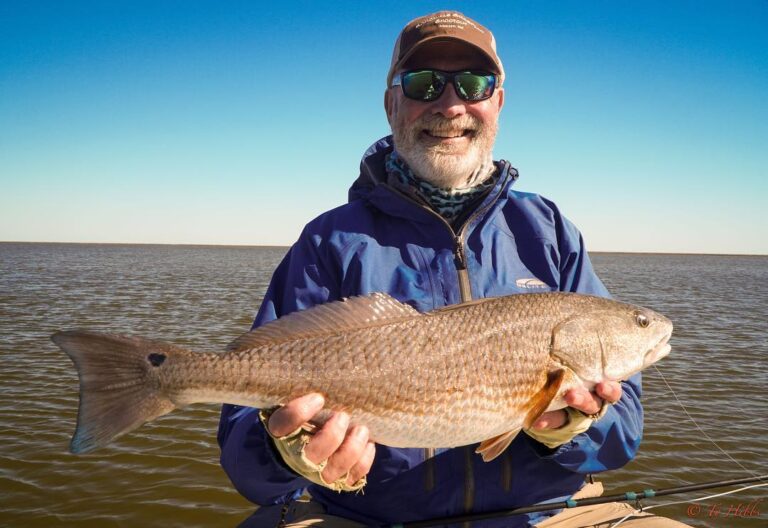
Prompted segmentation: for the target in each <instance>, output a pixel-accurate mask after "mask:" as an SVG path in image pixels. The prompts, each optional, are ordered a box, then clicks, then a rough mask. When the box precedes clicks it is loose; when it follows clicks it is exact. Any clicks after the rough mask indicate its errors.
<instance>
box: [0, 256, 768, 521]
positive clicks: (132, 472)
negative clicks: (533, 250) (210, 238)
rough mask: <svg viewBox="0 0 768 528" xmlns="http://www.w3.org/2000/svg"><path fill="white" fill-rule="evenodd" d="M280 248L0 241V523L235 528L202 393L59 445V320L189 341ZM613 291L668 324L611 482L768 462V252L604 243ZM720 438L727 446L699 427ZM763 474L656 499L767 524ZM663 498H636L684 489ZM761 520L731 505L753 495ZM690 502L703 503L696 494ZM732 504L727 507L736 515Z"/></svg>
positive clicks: (69, 401)
mask: <svg viewBox="0 0 768 528" xmlns="http://www.w3.org/2000/svg"><path fill="white" fill-rule="evenodd" d="M284 252H285V248H241V247H202V246H195V247H193V246H121V245H68V244H16V243H0V361H1V363H0V390H1V391H2V398H1V399H0V424H2V425H1V426H0V497H2V500H1V501H0V525H1V526H29V527H36V526H46V527H49V526H72V527H74V526H78V527H81V526H82V527H89V526H94V527H95V526H99V527H108V526H168V527H173V526H235V525H236V524H237V523H239V522H240V521H241V520H243V519H244V518H245V517H246V516H247V515H248V514H249V513H250V512H251V511H252V510H253V505H251V504H250V503H249V502H248V501H246V500H245V499H243V498H242V497H241V496H240V495H238V493H237V492H236V491H234V490H233V489H232V487H231V485H230V483H229V481H228V479H227V478H226V476H225V475H224V474H223V472H222V471H221V469H220V468H219V465H218V447H217V445H216V439H215V436H216V427H217V424H218V407H217V406H214V405H197V406H193V407H192V408H191V409H188V410H185V411H183V412H176V413H173V414H171V415H169V416H166V417H163V418H161V419H159V420H157V421H156V422H153V423H150V424H148V425H145V426H144V427H142V428H140V429H139V430H137V431H136V432H134V433H132V434H129V435H127V436H125V437H123V438H121V439H119V440H118V441H116V442H114V443H113V444H111V445H110V446H109V447H107V448H105V449H102V450H100V451H97V452H95V453H93V454H90V455H84V456H83V455H81V456H75V455H71V454H69V453H68V452H67V445H68V442H69V438H70V436H71V434H72V431H73V428H74V422H75V417H76V409H77V377H76V374H75V371H74V369H73V367H72V365H71V363H70V362H69V360H68V359H67V358H66V356H64V354H63V353H61V352H59V351H58V349H57V348H56V347H55V346H54V345H53V344H52V343H51V342H50V340H49V335H50V334H52V333H53V332H54V331H56V330H60V329H71V328H77V327H82V328H89V329H92V330H100V331H112V332H123V333H134V334H139V335H144V336H148V337H155V338H162V339H165V340H168V341H171V342H173V343H176V344H179V345H185V346H188V347H191V348H194V349H200V350H217V349H221V348H223V347H224V346H225V345H226V344H227V343H228V342H229V341H230V340H231V339H232V337H234V336H236V335H238V334H239V333H241V332H242V331H244V330H246V329H247V328H248V327H249V325H250V322H251V319H252V317H253V315H254V312H255V310H256V308H257V307H258V305H259V303H260V302H261V298H262V295H263V293H264V291H265V289H266V286H267V283H268V281H269V278H270V275H271V272H272V270H273V269H274V267H275V266H276V265H277V263H278V262H279V260H280V259H281V258H282V256H283V254H284ZM593 260H594V262H595V267H596V268H597V270H598V273H599V274H600V276H601V277H602V278H603V280H604V281H605V282H606V285H607V286H608V287H609V289H610V290H611V291H612V292H613V294H614V296H615V297H617V298H618V299H620V300H625V301H629V302H634V303H637V304H642V305H646V306H648V307H650V308H654V309H657V310H659V311H660V312H662V313H664V314H666V315H668V316H669V317H670V318H671V319H672V320H673V322H674V323H675V333H674V337H673V341H672V345H673V350H672V354H671V355H670V356H669V357H668V358H666V359H664V360H663V361H662V362H661V363H660V370H661V372H662V374H663V376H664V378H665V379H666V381H667V382H668V383H669V384H670V386H671V387H672V389H673V391H674V395H676V396H677V398H679V399H680V400H681V401H682V403H683V404H684V405H685V408H686V409H687V411H688V412H689V413H690V415H691V416H692V417H693V419H695V421H696V423H697V424H698V425H699V427H701V429H703V431H704V432H702V431H701V430H699V429H698V428H697V427H696V425H694V423H693V422H692V421H691V419H690V418H689V417H688V416H687V415H686V412H685V411H683V409H682V408H681V407H680V405H678V404H677V402H676V401H675V396H674V395H673V393H672V392H671V391H670V390H669V389H668V388H667V386H666V385H665V383H664V381H663V380H662V379H661V377H660V376H659V374H658V373H657V372H656V371H654V370H653V369H651V370H650V371H648V373H647V375H646V376H645V386H644V390H645V396H644V401H645V408H646V433H645V440H644V442H643V445H642V447H641V452H640V455H639V456H638V458H637V459H636V460H635V461H634V462H632V463H631V464H630V465H629V466H627V467H626V468H623V469H622V470H619V471H615V472H611V473H609V474H604V475H601V480H603V482H604V483H605V484H606V488H607V489H608V490H609V491H610V492H614V491H628V490H642V489H645V488H648V487H652V488H656V489H658V488H664V487H672V486H678V485H684V484H690V483H696V482H704V481H709V480H719V479H728V478H738V477H741V476H745V475H749V474H751V473H754V474H766V473H768V464H766V462H765V461H766V458H767V456H768V441H767V440H766V438H765V431H766V429H768V401H767V398H766V394H765V389H766V386H768V369H766V367H767V366H768V365H767V362H768V359H766V358H768V257H725V256H678V255H619V254H597V255H594V257H593ZM707 435H708V436H710V437H712V438H713V439H715V440H716V442H717V443H718V445H719V446H720V447H721V448H722V449H723V450H725V451H726V452H727V453H728V455H729V456H730V457H732V458H733V459H735V461H733V460H730V459H729V457H728V456H727V455H726V454H724V453H722V452H721V451H719V450H718V448H717V447H715V446H714V445H713V444H712V443H711V442H710V441H709V440H707V438H706V436H707ZM767 489H768V488H758V489H754V490H749V491H747V492H743V493H740V494H737V495H731V496H727V497H721V498H717V499H710V500H707V501H704V502H702V503H695V504H694V503H690V502H688V503H686V504H683V505H680V506H670V507H667V508H664V509H661V510H660V511H661V513H663V514H665V515H668V516H674V517H676V518H678V519H679V520H681V521H683V522H687V523H689V524H691V525H693V526H728V527H744V528H746V527H750V528H757V527H758V526H761V527H762V526H766V524H767V521H766V520H767V519H768V514H766V511H768V493H767V492H766V490H767ZM717 491H723V490H716V491H713V492H699V493H695V494H690V495H685V496H679V495H677V496H671V497H666V498H661V499H659V500H658V501H648V502H647V504H648V505H651V504H657V503H661V502H668V501H673V500H690V499H692V498H694V497H696V496H702V495H704V494H706V493H715V492H717ZM755 501H760V502H757V506H756V508H755V507H754V506H753V507H752V508H751V510H750V511H752V512H755V511H759V512H760V515H759V516H757V517H738V516H734V514H735V513H736V511H737V508H738V505H739V504H741V506H742V507H741V509H740V510H739V511H738V512H739V515H742V516H743V515H744V513H745V512H746V511H747V505H749V504H750V503H752V504H753V505H754V504H755ZM699 504H700V507H699V506H698V505H699ZM729 511H730V513H729Z"/></svg>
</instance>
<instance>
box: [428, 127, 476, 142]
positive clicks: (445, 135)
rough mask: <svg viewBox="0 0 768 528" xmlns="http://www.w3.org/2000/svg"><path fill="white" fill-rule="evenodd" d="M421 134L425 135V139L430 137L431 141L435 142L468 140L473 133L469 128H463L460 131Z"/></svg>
mask: <svg viewBox="0 0 768 528" xmlns="http://www.w3.org/2000/svg"><path fill="white" fill-rule="evenodd" d="M422 133H423V134H424V135H426V136H427V137H430V138H432V139H437V140H446V139H447V140H451V139H460V138H468V137H470V136H471V135H472V133H473V131H472V130H470V129H469V128H464V129H461V130H427V129H424V130H422Z"/></svg>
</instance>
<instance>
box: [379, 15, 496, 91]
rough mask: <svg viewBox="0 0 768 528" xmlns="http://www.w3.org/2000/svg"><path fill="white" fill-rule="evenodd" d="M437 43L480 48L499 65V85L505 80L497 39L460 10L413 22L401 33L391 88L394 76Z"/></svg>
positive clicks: (392, 70) (393, 56) (391, 70)
mask: <svg viewBox="0 0 768 528" xmlns="http://www.w3.org/2000/svg"><path fill="white" fill-rule="evenodd" d="M437 40H455V41H459V42H465V43H466V44H468V45H470V46H472V47H474V48H476V49H477V50H478V51H480V52H481V53H482V54H483V55H485V56H486V57H487V58H488V60H489V61H490V62H491V64H493V65H494V66H495V71H494V72H493V73H496V74H498V76H499V84H501V83H502V82H503V81H504V67H503V66H502V65H501V59H499V56H498V55H497V54H496V39H495V38H494V37H493V33H491V31H490V30H489V29H488V28H486V27H484V26H482V25H481V24H478V23H477V22H475V21H474V20H472V19H471V18H469V17H466V16H464V15H463V14H461V13H459V12H458V11H438V12H437V13H432V14H431V15H426V16H423V17H419V18H416V19H414V20H411V21H410V22H408V24H406V26H405V27H404V28H403V30H402V31H401V32H400V35H399V36H398V37H397V41H396V42H395V49H394V51H393V52H392V63H391V65H390V67H389V73H388V74H387V86H391V84H392V77H394V75H395V73H397V71H398V70H399V69H400V68H401V67H402V66H403V64H404V63H405V62H406V61H407V60H408V59H409V58H410V57H411V55H413V54H414V53H415V52H416V50H417V49H418V48H420V47H422V46H423V45H424V44H426V43H428V42H432V41H437Z"/></svg>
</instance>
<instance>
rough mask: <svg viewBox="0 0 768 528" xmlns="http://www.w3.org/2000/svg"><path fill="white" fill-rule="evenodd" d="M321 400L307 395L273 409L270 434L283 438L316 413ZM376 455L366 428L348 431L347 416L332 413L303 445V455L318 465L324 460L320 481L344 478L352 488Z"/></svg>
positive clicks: (342, 413) (320, 407)
mask: <svg viewBox="0 0 768 528" xmlns="http://www.w3.org/2000/svg"><path fill="white" fill-rule="evenodd" d="M324 404H325V400H324V399H323V397H322V395H320V394H307V395H306V396H302V397H300V398H296V399H294V400H291V401H290V402H288V403H287V404H285V405H284V406H283V407H281V408H279V409H277V410H276V411H275V412H274V413H272V416H270V418H269V422H268V427H269V431H270V432H271V433H272V435H274V436H276V437H280V436H285V435H287V434H290V433H291V432H293V431H295V430H296V429H298V428H299V427H301V425H302V424H304V423H306V422H308V421H309V420H311V419H312V418H313V417H314V416H315V415H316V414H317V413H318V412H320V411H321V410H322V408H323V405H324ZM375 455H376V448H375V446H374V443H373V442H370V441H369V434H368V428H367V427H365V426H363V425H358V426H353V427H351V428H350V418H349V414H347V413H345V412H336V413H333V414H332V415H331V417H330V418H329V419H328V420H327V421H326V422H325V423H324V424H323V425H322V427H320V428H318V429H317V430H316V431H315V433H314V435H313V436H312V438H311V439H310V440H309V442H307V444H306V445H305V446H304V456H306V457H307V459H309V460H310V461H311V462H314V463H315V464H320V463H321V462H323V461H325V460H327V464H326V466H325V469H323V473H322V476H323V479H324V480H325V481H326V482H335V481H336V480H337V479H339V478H340V477H343V476H344V475H347V479H346V480H347V483H348V484H349V485H354V484H355V483H356V482H358V481H359V480H360V479H361V478H363V477H364V476H365V475H367V474H368V472H369V471H370V469H371V465H372V464H373V459H374V457H375Z"/></svg>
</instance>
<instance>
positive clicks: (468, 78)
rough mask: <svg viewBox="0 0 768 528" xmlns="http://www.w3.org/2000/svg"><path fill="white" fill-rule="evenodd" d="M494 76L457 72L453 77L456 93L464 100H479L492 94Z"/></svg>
mask: <svg viewBox="0 0 768 528" xmlns="http://www.w3.org/2000/svg"><path fill="white" fill-rule="evenodd" d="M495 80H496V79H495V78H494V77H493V76H491V75H480V74H477V73H468V72H467V73H459V74H457V75H456V77H455V81H454V82H455V84H456V93H458V94H459V97H461V98H462V99H464V100H465V101H481V100H483V99H488V98H489V97H490V96H491V95H493V87H494V84H495Z"/></svg>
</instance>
